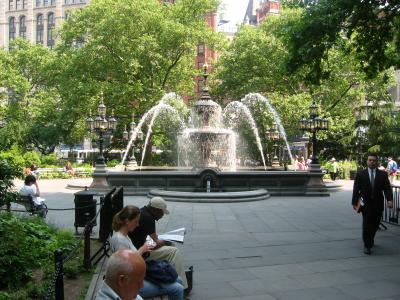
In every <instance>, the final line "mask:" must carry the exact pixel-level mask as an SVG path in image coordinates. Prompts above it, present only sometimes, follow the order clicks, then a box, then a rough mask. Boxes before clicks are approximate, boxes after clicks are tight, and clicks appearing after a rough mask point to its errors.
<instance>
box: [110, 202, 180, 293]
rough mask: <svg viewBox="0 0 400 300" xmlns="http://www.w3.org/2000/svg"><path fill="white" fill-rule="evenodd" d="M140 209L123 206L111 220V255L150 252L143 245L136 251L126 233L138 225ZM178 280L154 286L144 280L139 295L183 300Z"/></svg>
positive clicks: (132, 206) (148, 247)
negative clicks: (120, 251) (130, 251)
mask: <svg viewBox="0 0 400 300" xmlns="http://www.w3.org/2000/svg"><path fill="white" fill-rule="evenodd" d="M139 219H140V209H139V208H138V207H136V206H134V205H127V206H125V207H124V208H123V209H122V210H121V211H120V212H118V213H117V214H116V215H115V216H114V219H113V224H112V227H113V235H112V237H111V238H110V250H111V252H112V253H114V252H116V251H118V250H123V249H131V250H133V251H138V252H139V253H140V254H141V255H143V254H144V253H146V252H149V251H151V249H152V247H151V246H149V245H148V244H147V243H145V244H144V245H143V246H142V247H140V248H139V249H136V248H135V246H134V245H133V243H132V241H131V239H130V238H129V236H128V232H131V231H133V230H134V229H135V228H136V227H137V226H138V225H139ZM179 280H181V279H180V278H178V279H177V281H176V282H174V283H159V284H154V283H152V282H149V281H147V280H144V286H143V288H141V289H140V290H139V295H140V296H142V297H143V298H151V297H155V296H159V295H165V294H166V295H168V299H170V300H183V286H182V284H181V283H182V281H179Z"/></svg>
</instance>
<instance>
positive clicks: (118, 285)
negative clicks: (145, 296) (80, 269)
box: [105, 250, 146, 300]
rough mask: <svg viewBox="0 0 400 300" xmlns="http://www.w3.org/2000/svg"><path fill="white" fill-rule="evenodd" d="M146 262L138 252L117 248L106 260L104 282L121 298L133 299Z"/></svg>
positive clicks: (139, 284) (140, 284)
mask: <svg viewBox="0 0 400 300" xmlns="http://www.w3.org/2000/svg"><path fill="white" fill-rule="evenodd" d="M145 273H146V264H145V262H144V260H143V258H142V256H141V255H140V254H138V252H134V251H132V250H119V251H117V252H115V253H114V254H113V255H111V257H110V258H109V260H108V264H107V270H106V278H105V281H106V283H107V284H108V285H109V286H110V287H111V288H112V289H113V290H114V291H115V292H116V293H117V294H118V295H119V296H120V297H121V298H122V299H123V300H132V299H135V298H136V296H137V293H138V290H139V289H140V288H141V287H142V286H143V279H144V275H145Z"/></svg>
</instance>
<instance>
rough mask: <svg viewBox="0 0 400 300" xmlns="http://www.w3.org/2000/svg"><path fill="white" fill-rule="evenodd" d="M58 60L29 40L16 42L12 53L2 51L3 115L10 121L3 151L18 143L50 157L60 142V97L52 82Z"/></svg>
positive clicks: (3, 133)
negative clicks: (52, 72)
mask: <svg viewBox="0 0 400 300" xmlns="http://www.w3.org/2000/svg"><path fill="white" fill-rule="evenodd" d="M55 58H56V55H55V53H53V52H51V51H50V50H48V49H47V48H44V47H42V46H39V45H32V44H30V43H29V42H27V41H25V40H16V41H15V42H14V43H13V47H12V50H11V51H9V52H6V51H3V50H2V51H0V65H1V66H2V68H1V70H0V86H2V87H3V88H4V90H5V91H6V92H5V95H4V96H3V97H2V100H1V115H2V117H3V118H5V119H6V121H7V125H6V126H5V127H4V128H3V129H2V130H0V137H1V138H2V140H3V141H4V143H2V145H1V147H2V149H3V150H4V149H8V148H10V146H11V145H13V144H17V145H20V146H22V147H23V148H25V149H32V148H37V149H39V150H40V151H41V152H42V153H44V154H46V153H50V152H52V151H53V150H54V147H55V146H56V145H57V144H58V143H59V141H60V137H59V134H58V128H57V125H58V122H59V121H60V116H61V112H60V110H59V109H57V108H58V100H59V98H58V94H57V92H56V90H55V89H54V88H52V87H51V85H49V80H48V78H49V77H48V76H49V73H48V70H49V69H48V68H49V66H50V65H51V64H52V61H53V60H55Z"/></svg>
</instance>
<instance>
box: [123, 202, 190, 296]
mask: <svg viewBox="0 0 400 300" xmlns="http://www.w3.org/2000/svg"><path fill="white" fill-rule="evenodd" d="M164 214H166V215H167V214H169V211H168V209H167V203H166V202H165V201H164V199H163V198H161V197H153V198H151V199H150V201H149V204H148V205H146V206H143V207H142V208H141V209H140V220H139V226H138V227H136V229H135V230H134V231H132V232H130V233H129V237H130V239H131V240H132V242H133V244H134V245H135V247H136V248H137V249H139V248H140V247H142V246H143V244H144V243H145V242H146V237H147V236H148V235H149V236H150V237H151V238H152V239H153V241H154V242H155V243H156V246H155V247H154V249H153V250H152V251H151V252H150V255H149V257H148V258H147V260H163V259H165V260H167V261H168V262H169V263H170V264H171V265H172V266H173V267H174V268H175V270H176V272H177V273H178V275H179V276H180V277H181V278H182V281H183V287H184V288H185V289H186V288H187V287H188V285H187V281H186V274H185V269H184V267H183V257H182V254H181V253H180V252H179V249H178V248H176V247H173V246H167V245H166V244H167V242H166V241H163V240H161V239H158V235H157V232H156V221H158V220H160V219H161V218H162V217H163V216H164Z"/></svg>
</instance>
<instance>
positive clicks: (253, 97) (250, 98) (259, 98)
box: [241, 93, 293, 161]
mask: <svg viewBox="0 0 400 300" xmlns="http://www.w3.org/2000/svg"><path fill="white" fill-rule="evenodd" d="M241 101H242V102H243V103H244V104H247V105H249V106H254V103H255V102H262V103H264V104H265V105H266V106H267V108H268V110H269V111H270V112H271V113H272V117H273V118H274V121H275V122H276V124H278V129H279V133H280V134H281V136H282V137H283V140H284V141H285V144H286V148H287V150H288V154H289V157H290V161H293V156H292V152H291V151H290V146H289V143H288V141H287V138H286V131H285V128H283V126H282V121H281V118H280V117H279V115H278V113H277V112H276V110H275V109H274V108H273V106H272V105H271V103H270V102H269V100H268V99H267V98H266V97H264V96H263V95H261V94H259V93H250V94H248V95H246V96H245V97H244V98H243V99H242V100H241Z"/></svg>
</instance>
